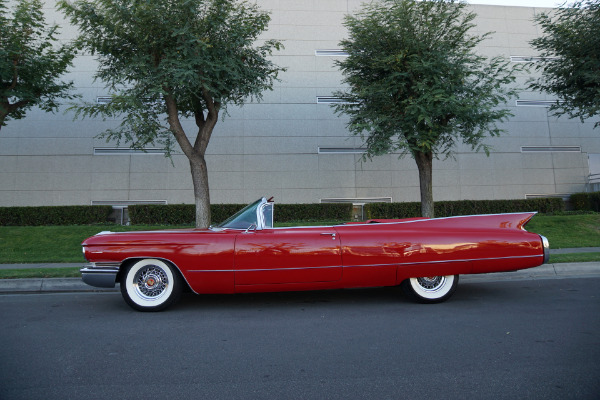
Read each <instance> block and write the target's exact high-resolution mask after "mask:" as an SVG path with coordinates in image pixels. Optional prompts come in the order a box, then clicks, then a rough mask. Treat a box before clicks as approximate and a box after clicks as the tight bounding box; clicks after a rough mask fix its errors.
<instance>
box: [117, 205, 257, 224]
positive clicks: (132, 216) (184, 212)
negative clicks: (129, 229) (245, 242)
mask: <svg viewBox="0 0 600 400" xmlns="http://www.w3.org/2000/svg"><path fill="white" fill-rule="evenodd" d="M245 206H246V204H211V205H210V213H211V215H212V221H213V223H219V222H221V221H224V220H226V219H227V218H229V216H231V215H233V214H235V213H236V212H237V211H238V210H240V209H242V208H244V207H245ZM127 209H128V211H129V222H130V223H131V225H152V224H160V225H194V223H195V220H196V205H194V204H167V205H155V204H154V205H149V204H138V205H131V206H129V207H128V208H127Z"/></svg>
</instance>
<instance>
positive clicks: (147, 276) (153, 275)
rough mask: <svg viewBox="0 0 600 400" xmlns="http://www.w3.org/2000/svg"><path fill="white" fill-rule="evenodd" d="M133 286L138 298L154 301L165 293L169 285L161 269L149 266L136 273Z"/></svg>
mask: <svg viewBox="0 0 600 400" xmlns="http://www.w3.org/2000/svg"><path fill="white" fill-rule="evenodd" d="M134 285H135V286H136V292H137V294H138V295H139V296H140V297H143V298H145V299H156V298H158V297H160V296H161V295H162V294H163V293H164V292H165V289H166V288H167V286H168V285H169V279H168V277H167V274H166V273H165V271H163V270H162V269H161V268H158V267H156V266H149V267H147V268H144V269H141V270H140V271H138V273H137V274H136V276H135V279H134Z"/></svg>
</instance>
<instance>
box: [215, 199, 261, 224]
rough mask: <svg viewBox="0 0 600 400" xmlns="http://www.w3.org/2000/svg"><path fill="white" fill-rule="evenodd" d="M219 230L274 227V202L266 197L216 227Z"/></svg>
mask: <svg viewBox="0 0 600 400" xmlns="http://www.w3.org/2000/svg"><path fill="white" fill-rule="evenodd" d="M216 227H217V228H230V229H250V228H253V229H256V230H261V229H265V228H272V227H273V202H271V201H270V200H266V199H265V198H264V197H263V198H261V199H258V200H256V201H255V202H254V203H252V204H249V205H247V206H246V207H244V208H242V209H241V210H240V211H238V212H236V213H235V214H233V215H232V216H231V217H229V218H227V219H226V220H225V221H223V222H221V223H220V224H219V225H216Z"/></svg>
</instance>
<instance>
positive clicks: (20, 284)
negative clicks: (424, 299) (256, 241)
mask: <svg viewBox="0 0 600 400" xmlns="http://www.w3.org/2000/svg"><path fill="white" fill-rule="evenodd" d="M566 278H600V262H587V263H561V264H544V265H541V266H539V267H536V268H530V269H525V270H520V271H513V272H496V273H490V274H477V275H461V277H460V282H462V283H477V282H497V281H506V280H509V281H510V280H536V279H566ZM118 291H119V285H118V284H117V285H116V287H114V288H106V289H105V288H97V287H92V286H89V285H86V284H85V283H83V281H82V280H81V279H80V278H33V279H0V294H18V293H61V292H63V293H64V292H72V293H77V292H118Z"/></svg>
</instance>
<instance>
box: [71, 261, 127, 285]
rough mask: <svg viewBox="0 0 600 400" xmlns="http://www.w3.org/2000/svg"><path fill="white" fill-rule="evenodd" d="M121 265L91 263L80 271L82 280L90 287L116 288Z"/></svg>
mask: <svg viewBox="0 0 600 400" xmlns="http://www.w3.org/2000/svg"><path fill="white" fill-rule="evenodd" d="M120 265H121V264H120V263H91V264H87V265H84V267H83V268H81V269H80V270H79V272H81V279H82V280H83V281H84V282H85V283H87V284H88V285H90V286H95V287H101V288H114V287H115V283H116V282H117V274H118V273H119V267H120Z"/></svg>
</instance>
